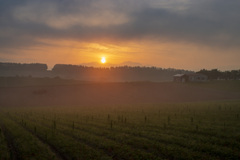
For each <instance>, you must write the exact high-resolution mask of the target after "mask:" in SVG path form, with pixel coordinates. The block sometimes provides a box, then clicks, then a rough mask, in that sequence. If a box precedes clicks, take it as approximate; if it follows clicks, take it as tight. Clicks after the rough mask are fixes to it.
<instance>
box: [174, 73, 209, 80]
mask: <svg viewBox="0 0 240 160" xmlns="http://www.w3.org/2000/svg"><path fill="white" fill-rule="evenodd" d="M207 80H208V77H207V76H206V75H203V74H197V73H192V74H176V75H174V76H173V81H174V82H205V81H207Z"/></svg>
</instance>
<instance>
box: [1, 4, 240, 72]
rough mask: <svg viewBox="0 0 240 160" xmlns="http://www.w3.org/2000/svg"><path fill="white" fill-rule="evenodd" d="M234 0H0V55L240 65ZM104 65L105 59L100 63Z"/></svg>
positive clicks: (27, 59) (239, 13)
mask: <svg viewBox="0 0 240 160" xmlns="http://www.w3.org/2000/svg"><path fill="white" fill-rule="evenodd" d="M239 8H240V1H239V0H21V1H18V0H0V62H19V63H47V64H48V66H49V68H51V67H53V65H54V64H78V65H79V64H94V63H96V62H100V60H101V58H102V57H105V58H106V61H107V63H109V64H115V65H116V64H128V63H129V64H141V65H143V66H156V67H162V68H176V69H186V70H194V71H198V70H200V69H219V70H232V69H240V63H239V60H240V9H239ZM102 65H103V66H104V65H106V64H102Z"/></svg>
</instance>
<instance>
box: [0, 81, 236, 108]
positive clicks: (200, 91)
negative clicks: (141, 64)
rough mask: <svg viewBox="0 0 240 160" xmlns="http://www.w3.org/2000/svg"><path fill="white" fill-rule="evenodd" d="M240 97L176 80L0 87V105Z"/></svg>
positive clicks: (120, 102) (232, 98)
mask: <svg viewBox="0 0 240 160" xmlns="http://www.w3.org/2000/svg"><path fill="white" fill-rule="evenodd" d="M215 100H240V92H232V91H226V90H225V91H224V90H219V89H213V88H204V87H199V86H196V85H189V84H177V83H171V82H167V83H150V82H132V83H83V84H75V85H61V86H29V87H1V88H0V106H79V105H105V104H111V105H112V104H113V105H115V104H142V103H165V102H173V103H174V102H197V101H215Z"/></svg>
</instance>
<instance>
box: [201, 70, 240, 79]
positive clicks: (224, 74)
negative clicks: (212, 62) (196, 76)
mask: <svg viewBox="0 0 240 160" xmlns="http://www.w3.org/2000/svg"><path fill="white" fill-rule="evenodd" d="M197 73H200V74H204V75H206V76H208V79H209V80H240V70H231V71H220V70H218V69H212V70H206V69H202V70H200V71H198V72H197Z"/></svg>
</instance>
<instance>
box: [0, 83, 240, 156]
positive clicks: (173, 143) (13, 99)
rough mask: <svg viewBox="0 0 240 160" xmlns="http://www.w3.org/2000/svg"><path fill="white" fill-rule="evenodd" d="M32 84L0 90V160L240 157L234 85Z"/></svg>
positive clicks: (239, 108)
mask: <svg viewBox="0 0 240 160" xmlns="http://www.w3.org/2000/svg"><path fill="white" fill-rule="evenodd" d="M1 81H2V82H3V79H1ZM38 81H40V82H42V85H40V84H39V82H38V85H37V86H36V85H32V86H26V84H25V85H24V83H22V84H21V85H19V84H18V85H19V86H18V85H16V84H15V86H14V87H9V86H8V87H3V86H2V87H1V90H0V98H1V100H0V103H1V104H0V105H1V107H0V126H1V130H0V131H1V136H0V148H1V149H0V159H14V160H15V159H20V160H21V159H39V160H40V159H62V160H72V159H76V160H78V159H79V160H88V159H89V160H91V159H96V160H106V159H109V160H110V159H113V160H139V159H142V160H150V159H151V160H155V159H156V160H157V159H159V160H161V159H236V160H237V159H239V158H240V123H239V120H240V117H239V114H240V82H239V81H215V82H206V83H186V84H183V83H173V82H159V83H153V82H131V83H130V82H129V83H126V82H124V83H93V82H92V83H83V82H78V83H76V81H64V80H63V81H62V82H61V83H65V85H63V84H60V82H59V80H58V83H59V84H58V85H52V84H46V83H45V84H44V83H43V82H44V81H43V80H41V79H40V80H39V79H38ZM10 82H11V81H10V80H8V83H9V85H10ZM67 82H68V83H67ZM54 83H55V84H57V82H56V80H54ZM71 83H75V84H71ZM12 85H13V84H12Z"/></svg>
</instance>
